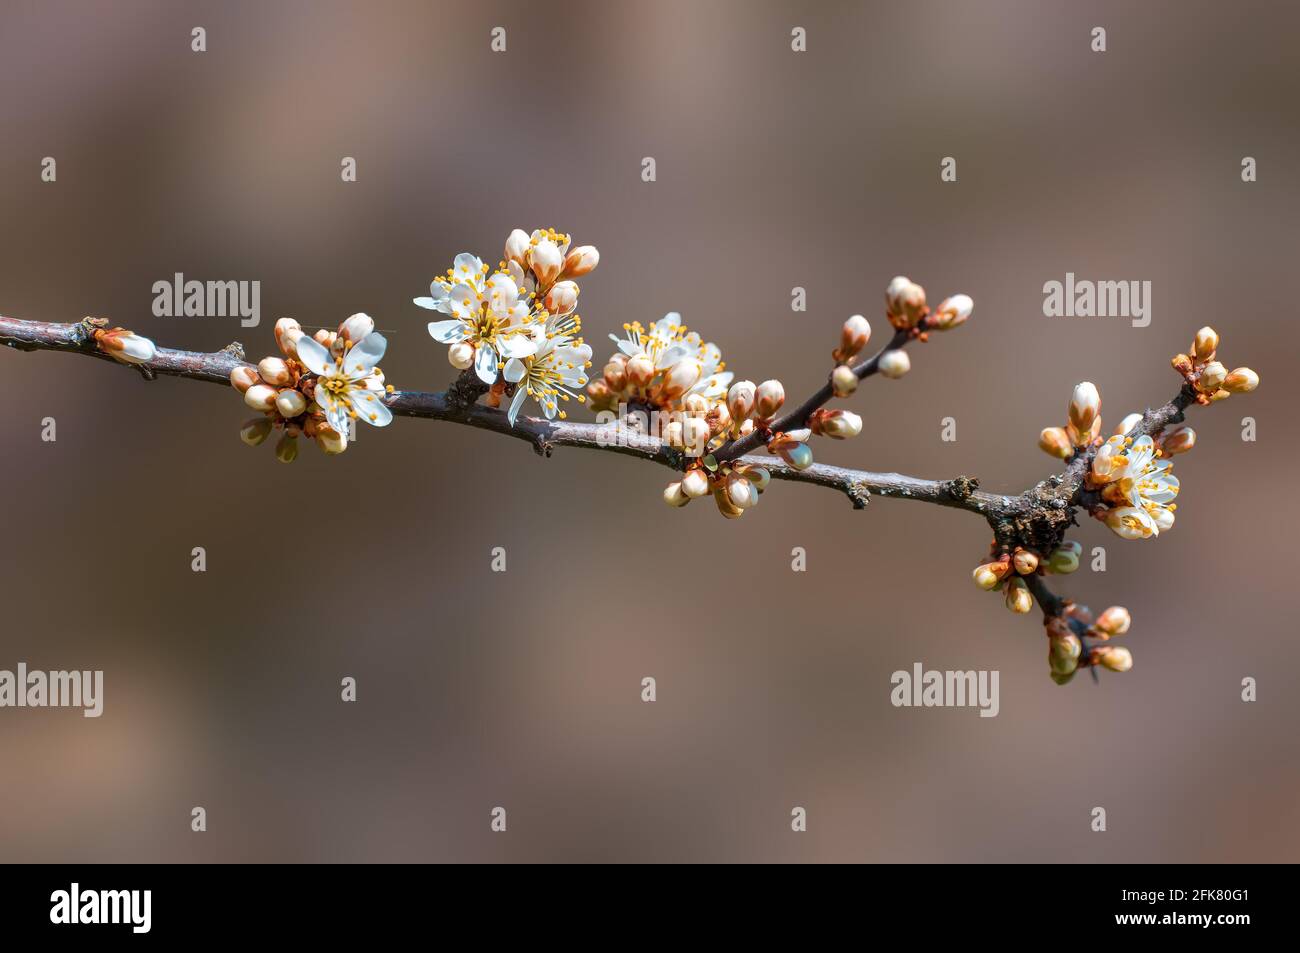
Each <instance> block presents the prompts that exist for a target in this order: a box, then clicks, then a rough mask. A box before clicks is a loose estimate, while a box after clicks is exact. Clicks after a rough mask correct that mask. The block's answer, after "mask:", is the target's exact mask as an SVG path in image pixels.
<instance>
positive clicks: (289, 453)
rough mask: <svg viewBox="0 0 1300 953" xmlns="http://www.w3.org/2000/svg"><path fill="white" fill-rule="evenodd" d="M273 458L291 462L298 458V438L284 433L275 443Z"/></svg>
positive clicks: (282, 461)
mask: <svg viewBox="0 0 1300 953" xmlns="http://www.w3.org/2000/svg"><path fill="white" fill-rule="evenodd" d="M275 459H277V460H279V461H280V462H281V463H293V461H295V460H297V459H298V438H297V437H295V436H292V435H291V434H285V435H284V436H283V437H281V438H280V440H279V442H278V443H277V444H276V445H275Z"/></svg>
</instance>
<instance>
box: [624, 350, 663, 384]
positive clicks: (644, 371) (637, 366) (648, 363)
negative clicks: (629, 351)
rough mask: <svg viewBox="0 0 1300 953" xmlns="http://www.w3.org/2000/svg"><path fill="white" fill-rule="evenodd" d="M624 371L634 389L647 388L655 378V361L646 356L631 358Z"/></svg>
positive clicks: (639, 355)
mask: <svg viewBox="0 0 1300 953" xmlns="http://www.w3.org/2000/svg"><path fill="white" fill-rule="evenodd" d="M624 369H625V370H626V372H627V380H628V383H629V384H631V385H632V386H633V387H645V386H646V385H647V384H649V383H650V380H651V379H652V378H653V377H654V376H655V364H654V361H652V360H650V358H649V357H647V356H646V355H644V354H638V355H636V356H635V357H632V358H629V359H628V362H627V364H626V365H625V367H624Z"/></svg>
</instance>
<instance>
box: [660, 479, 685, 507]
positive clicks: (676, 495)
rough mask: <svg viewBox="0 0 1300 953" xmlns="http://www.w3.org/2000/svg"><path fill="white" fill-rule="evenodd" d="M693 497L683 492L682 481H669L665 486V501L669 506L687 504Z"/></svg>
mask: <svg viewBox="0 0 1300 953" xmlns="http://www.w3.org/2000/svg"><path fill="white" fill-rule="evenodd" d="M690 501H691V498H690V497H689V496H687V495H686V494H685V493H684V492H682V485H681V484H680V483H669V484H668V485H667V486H666V487H664V502H665V503H667V504H668V505H669V506H685V505H686V504H687V503H689V502H690Z"/></svg>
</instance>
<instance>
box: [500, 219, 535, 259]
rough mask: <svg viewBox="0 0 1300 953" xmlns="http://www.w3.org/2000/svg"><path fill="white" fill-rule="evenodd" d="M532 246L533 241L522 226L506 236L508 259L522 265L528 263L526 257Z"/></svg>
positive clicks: (506, 254) (506, 255)
mask: <svg viewBox="0 0 1300 953" xmlns="http://www.w3.org/2000/svg"><path fill="white" fill-rule="evenodd" d="M531 247H532V242H531V240H530V239H529V237H528V233H527V232H526V231H524V230H523V229H522V228H516V229H514V230H513V231H511V232H510V234H509V235H508V236H507V237H506V251H505V257H506V261H513V262H517V263H518V264H520V265H523V264H526V262H525V260H524V259H525V258H526V257H527V255H528V249H529V248H531Z"/></svg>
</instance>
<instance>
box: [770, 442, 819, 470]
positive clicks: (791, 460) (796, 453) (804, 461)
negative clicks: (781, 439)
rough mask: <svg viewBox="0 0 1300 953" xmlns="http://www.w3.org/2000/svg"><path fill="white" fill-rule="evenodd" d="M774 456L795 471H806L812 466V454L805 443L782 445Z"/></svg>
mask: <svg viewBox="0 0 1300 953" xmlns="http://www.w3.org/2000/svg"><path fill="white" fill-rule="evenodd" d="M776 455H777V456H778V457H780V458H781V459H782V460H784V461H785V462H786V463H788V464H790V466H792V467H794V468H795V469H796V470H807V469H808V468H809V467H810V466H812V465H813V453H812V450H811V449H809V447H808V445H807V444H806V443H784V444H782V445H780V446H779V447H778V448H777V450H776Z"/></svg>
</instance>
